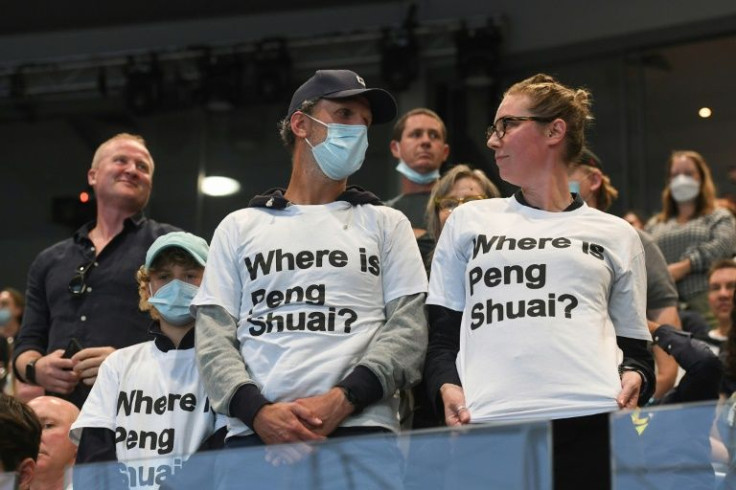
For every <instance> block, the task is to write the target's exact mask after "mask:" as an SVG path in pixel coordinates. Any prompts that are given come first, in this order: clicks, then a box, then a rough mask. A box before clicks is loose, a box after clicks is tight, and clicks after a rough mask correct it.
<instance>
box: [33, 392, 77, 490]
mask: <svg viewBox="0 0 736 490" xmlns="http://www.w3.org/2000/svg"><path fill="white" fill-rule="evenodd" d="M28 406H29V407H30V408H31V409H32V410H33V412H34V413H35V414H36V416H37V417H38V419H39V420H40V421H41V427H42V428H43V431H42V432H41V446H40V448H39V451H38V459H37V460H36V471H35V473H34V475H33V480H32V481H31V490H62V489H63V488H64V471H65V470H66V469H67V468H68V467H71V466H72V465H73V464H74V459H75V458H76V456H77V446H75V445H74V444H73V443H72V441H71V439H69V428H70V427H71V425H72V424H73V423H74V421H75V420H77V416H78V415H79V409H78V408H77V407H76V406H75V405H74V404H73V403H70V402H68V401H66V400H63V399H61V398H57V397H55V396H39V397H38V398H34V399H33V400H31V401H29V402H28ZM69 481H71V478H70V479H69Z"/></svg>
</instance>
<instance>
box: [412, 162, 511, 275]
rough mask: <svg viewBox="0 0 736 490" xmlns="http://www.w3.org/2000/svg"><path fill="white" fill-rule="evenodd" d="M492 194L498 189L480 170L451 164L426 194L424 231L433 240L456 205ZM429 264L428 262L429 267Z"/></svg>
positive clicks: (435, 239)
mask: <svg viewBox="0 0 736 490" xmlns="http://www.w3.org/2000/svg"><path fill="white" fill-rule="evenodd" d="M492 197H501V192H500V191H499V190H498V187H496V185H495V184H494V183H493V182H491V179H489V178H488V177H487V176H486V174H485V173H484V172H483V171H482V170H477V169H471V167H470V166H469V165H465V164H459V165H456V166H454V167H452V169H450V170H449V171H448V172H447V173H445V175H443V176H442V178H441V179H440V180H439V181H438V182H437V184H436V185H435V186H434V187H433V188H432V193H431V194H430V195H429V200H428V201H427V207H426V208H425V215H426V220H427V232H428V233H429V235H430V236H431V237H432V240H433V241H434V242H436V241H437V240H439V238H440V233H441V232H442V227H443V226H444V225H445V222H446V221H447V218H449V217H450V214H451V213H452V212H453V211H454V210H455V209H456V208H457V207H458V206H459V205H461V204H464V203H466V202H470V201H476V200H479V199H489V198H492ZM430 258H431V257H430ZM429 266H430V263H427V269H428V270H429Z"/></svg>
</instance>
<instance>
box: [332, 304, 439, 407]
mask: <svg viewBox="0 0 736 490" xmlns="http://www.w3.org/2000/svg"><path fill="white" fill-rule="evenodd" d="M426 296H427V295H426V294H425V293H417V294H410V295H407V296H401V297H399V298H396V299H395V300H393V301H390V302H389V303H388V304H386V307H385V311H386V322H385V324H384V325H383V327H381V328H380V329H379V330H378V332H377V333H376V335H375V336H374V338H373V340H372V342H371V344H370V345H369V347H368V349H367V351H366V352H365V354H364V355H363V357H362V358H361V359H360V361H359V362H358V366H357V367H356V368H355V369H354V370H353V371H352V372H351V373H350V374H348V375H347V376H346V377H345V378H344V379H343V380H342V381H341V382H340V383H338V385H337V386H340V387H344V388H347V389H349V390H351V391H352V392H353V393H354V394H355V395H356V397H357V401H358V403H359V407H360V408H362V407H365V406H367V405H370V404H371V403H374V402H376V401H378V400H381V399H385V398H388V397H391V396H393V395H394V393H395V392H396V390H403V389H407V388H411V387H412V386H414V385H415V384H417V383H419V380H420V379H421V377H422V365H423V363H424V357H425V355H426V353H427V317H426V314H425V311H424V301H425V298H426ZM379 388H380V391H379Z"/></svg>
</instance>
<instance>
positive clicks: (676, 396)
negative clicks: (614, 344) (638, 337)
mask: <svg viewBox="0 0 736 490" xmlns="http://www.w3.org/2000/svg"><path fill="white" fill-rule="evenodd" d="M652 338H653V339H654V342H655V344H656V345H658V346H659V347H661V348H662V349H663V351H665V352H666V353H667V354H669V355H671V356H672V357H673V358H674V359H675V360H676V361H677V363H678V364H679V365H680V366H682V368H683V369H684V370H685V375H684V376H683V377H682V379H681V380H680V384H679V385H678V386H677V388H676V390H675V392H673V393H672V395H669V396H667V398H666V401H667V402H668V403H670V402H671V403H685V402H694V401H704V400H715V399H717V398H718V390H719V385H720V382H721V378H722V375H723V364H722V363H721V361H720V360H719V359H718V356H716V355H715V354H714V353H713V351H711V350H710V348H709V347H708V345H707V344H706V343H705V342H703V341H700V340H697V339H693V338H692V337H691V335H690V334H689V333H687V332H683V331H681V330H679V329H678V328H675V327H674V326H672V325H659V326H657V328H656V329H654V331H653V332H652Z"/></svg>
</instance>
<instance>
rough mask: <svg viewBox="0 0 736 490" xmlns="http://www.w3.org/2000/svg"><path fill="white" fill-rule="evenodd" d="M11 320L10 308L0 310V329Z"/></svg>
mask: <svg viewBox="0 0 736 490" xmlns="http://www.w3.org/2000/svg"><path fill="white" fill-rule="evenodd" d="M12 319H13V313H11V311H10V308H0V327H2V326H5V325H7V324H8V322H10V320H12Z"/></svg>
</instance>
